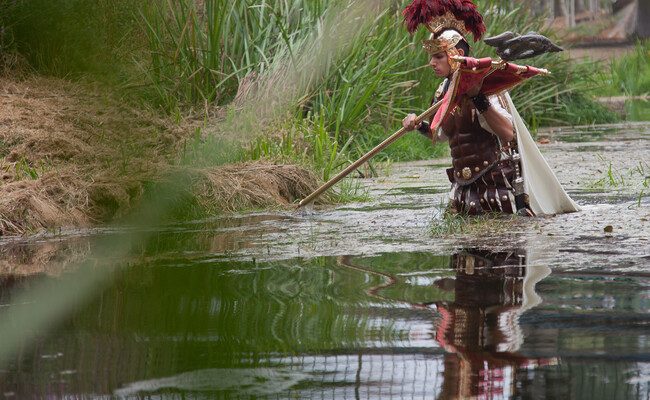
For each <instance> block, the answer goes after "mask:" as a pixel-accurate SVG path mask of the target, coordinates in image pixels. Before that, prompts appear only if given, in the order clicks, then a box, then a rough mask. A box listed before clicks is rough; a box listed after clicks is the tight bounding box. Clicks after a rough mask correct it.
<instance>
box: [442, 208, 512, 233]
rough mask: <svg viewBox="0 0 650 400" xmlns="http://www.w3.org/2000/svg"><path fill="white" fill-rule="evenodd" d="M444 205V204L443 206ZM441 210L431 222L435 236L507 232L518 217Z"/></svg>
mask: <svg viewBox="0 0 650 400" xmlns="http://www.w3.org/2000/svg"><path fill="white" fill-rule="evenodd" d="M441 207H444V206H441ZM441 209H442V210H443V211H441V212H440V213H439V214H438V215H436V217H435V218H434V220H433V221H432V222H431V228H430V229H431V234H432V235H433V236H434V237H446V236H449V235H486V236H489V235H490V234H494V233H499V232H507V231H508V230H509V229H510V228H509V227H511V225H512V223H513V222H514V221H515V220H516V219H517V218H518V217H517V216H514V215H503V214H497V213H495V214H485V215H479V216H468V215H462V214H457V213H451V212H448V211H446V209H445V208H441Z"/></svg>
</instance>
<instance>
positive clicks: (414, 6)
mask: <svg viewBox="0 0 650 400" xmlns="http://www.w3.org/2000/svg"><path fill="white" fill-rule="evenodd" d="M447 12H450V13H452V14H453V15H454V17H456V19H458V20H459V21H463V23H464V24H465V29H467V30H468V31H469V32H472V34H473V35H474V41H478V40H480V39H481V37H482V36H483V34H484V33H485V23H484V22H483V17H482V16H481V14H480V13H479V12H478V10H477V9H476V5H475V4H474V3H473V2H472V0H413V2H412V3H411V4H409V5H408V6H407V7H406V8H405V9H404V12H403V13H402V14H403V15H404V23H405V24H406V29H407V30H408V31H409V33H413V32H415V31H416V30H417V29H418V26H419V25H420V24H429V23H430V22H431V21H432V20H433V19H434V18H436V17H441V16H443V15H445V14H446V13H447Z"/></svg>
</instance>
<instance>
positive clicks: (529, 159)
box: [503, 92, 580, 215]
mask: <svg viewBox="0 0 650 400" xmlns="http://www.w3.org/2000/svg"><path fill="white" fill-rule="evenodd" d="M503 97H505V99H506V102H507V106H508V111H509V112H510V114H511V115H512V117H513V120H514V121H513V122H514V126H515V131H516V132H517V143H518V144H519V154H520V155H521V164H522V169H523V171H522V176H523V178H524V185H525V192H526V193H527V194H528V197H529V199H530V208H531V209H532V210H533V212H534V213H535V214H536V215H542V214H561V213H569V212H575V211H580V206H578V205H577V204H576V203H575V202H574V201H573V200H571V198H570V197H569V195H568V194H567V193H566V192H565V191H564V189H563V188H562V185H560V182H559V181H558V180H557V177H556V176H555V174H554V173H553V170H552V169H551V167H549V165H548V163H547V162H546V160H545V159H544V156H542V153H540V151H539V149H538V148H537V145H536V144H535V140H533V138H532V136H531V135H530V132H529V131H528V128H527V127H526V124H525V123H524V121H523V119H521V116H520V115H519V113H518V112H517V108H516V107H515V105H514V103H513V102H512V99H511V98H510V95H509V94H508V93H507V92H506V93H504V96H503Z"/></svg>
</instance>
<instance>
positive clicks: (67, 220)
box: [0, 77, 318, 235]
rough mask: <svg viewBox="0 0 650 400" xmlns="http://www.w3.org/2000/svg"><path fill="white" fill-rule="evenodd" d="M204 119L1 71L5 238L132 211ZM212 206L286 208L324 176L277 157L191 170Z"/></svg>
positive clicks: (197, 190)
mask: <svg viewBox="0 0 650 400" xmlns="http://www.w3.org/2000/svg"><path fill="white" fill-rule="evenodd" d="M196 123H197V122H196V121H194V122H187V123H184V124H172V123H170V122H169V121H167V120H165V119H162V118H160V117H157V116H156V115H154V114H153V113H150V112H145V111H142V110H138V109H135V108H132V107H128V106H126V105H124V103H123V102H122V101H120V99H118V98H115V97H112V96H111V95H109V94H106V93H103V92H102V91H101V90H100V89H98V88H92V87H87V86H83V85H79V84H72V83H69V82H66V81H63V80H59V79H50V78H37V77H28V78H26V79H15V78H14V79H12V78H8V77H0V157H2V158H0V235H16V234H28V233H34V232H37V231H42V230H48V229H54V228H58V227H85V226H91V225H95V224H98V223H102V222H106V221H110V220H112V219H114V218H116V217H119V216H122V215H124V214H125V213H126V212H127V211H129V210H130V209H132V208H133V206H134V205H135V204H137V202H138V201H139V200H140V198H141V197H142V194H143V192H144V187H145V184H146V182H156V181H161V180H163V176H165V175H167V173H170V172H172V171H173V170H175V169H176V167H174V168H172V165H173V164H174V162H175V160H176V158H177V156H178V154H179V149H180V148H181V144H182V139H183V138H184V136H186V135H189V134H191V132H193V131H194V126H193V125H192V124H196ZM189 172H190V175H191V177H192V181H193V185H192V189H191V190H192V193H191V195H192V196H194V198H195V200H196V203H198V204H199V206H200V207H201V208H204V210H205V211H206V212H215V211H234V210H241V209H250V208H259V207H282V206H287V205H289V204H291V203H293V202H294V201H295V200H298V199H300V198H302V197H304V196H306V195H307V194H309V193H310V192H311V191H312V190H314V189H315V188H316V187H317V184H318V179H317V177H316V176H315V175H314V174H312V173H311V172H309V171H308V170H306V169H304V168H301V167H298V166H293V165H277V164H273V163H270V162H257V163H244V164H236V165H226V166H221V167H215V168H211V169H191V170H190V171H189Z"/></svg>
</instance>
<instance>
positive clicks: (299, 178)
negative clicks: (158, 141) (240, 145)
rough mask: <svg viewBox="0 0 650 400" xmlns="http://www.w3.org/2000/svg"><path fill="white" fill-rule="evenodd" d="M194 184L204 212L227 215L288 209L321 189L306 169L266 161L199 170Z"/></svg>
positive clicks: (314, 177)
mask: <svg viewBox="0 0 650 400" xmlns="http://www.w3.org/2000/svg"><path fill="white" fill-rule="evenodd" d="M194 181H195V184H194V188H193V191H194V192H195V193H196V195H197V197H198V200H199V204H200V205H201V206H202V208H204V209H206V210H211V209H215V208H216V209H219V210H225V211H235V210H241V209H251V208H260V207H286V206H288V205H290V204H292V203H294V202H295V201H296V200H300V199H302V198H304V197H306V196H307V195H309V194H310V193H311V192H313V191H314V190H316V189H317V187H318V178H317V177H316V176H315V175H314V174H313V173H312V172H310V171H308V170H307V169H305V168H302V167H299V166H295V165H278V164H273V163H270V162H264V161H260V162H254V163H243V164H231V165H226V166H222V167H216V168H212V169H198V170H195V171H194Z"/></svg>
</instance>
